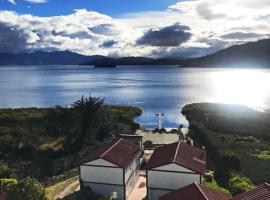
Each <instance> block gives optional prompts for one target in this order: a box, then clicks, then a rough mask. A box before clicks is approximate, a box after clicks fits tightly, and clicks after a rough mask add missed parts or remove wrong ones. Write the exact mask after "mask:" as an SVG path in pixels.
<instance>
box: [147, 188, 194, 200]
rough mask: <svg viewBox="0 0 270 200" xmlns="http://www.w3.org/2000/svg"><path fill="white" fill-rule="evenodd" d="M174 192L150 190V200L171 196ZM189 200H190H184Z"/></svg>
mask: <svg viewBox="0 0 270 200" xmlns="http://www.w3.org/2000/svg"><path fill="white" fill-rule="evenodd" d="M172 191H173V190H160V189H148V200H158V199H159V197H161V196H163V195H165V194H169V193H170V192H172ZM183 200H189V199H183Z"/></svg>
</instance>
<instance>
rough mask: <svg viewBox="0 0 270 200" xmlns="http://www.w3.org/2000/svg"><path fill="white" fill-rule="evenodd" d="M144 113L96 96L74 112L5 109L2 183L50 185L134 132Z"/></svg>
mask: <svg viewBox="0 0 270 200" xmlns="http://www.w3.org/2000/svg"><path fill="white" fill-rule="evenodd" d="M140 114H141V110H140V109H138V108H134V107H125V106H109V105H104V101H103V99H100V98H93V97H87V98H85V97H82V98H81V99H80V100H78V101H76V102H75V103H73V104H72V105H71V107H70V108H64V107H56V108H26V109H2V110H0V163H5V165H4V164H2V168H3V170H0V178H16V179H18V180H22V179H24V178H26V177H28V176H30V177H32V178H36V179H37V180H39V181H41V182H43V183H47V182H50V177H53V176H56V175H58V174H61V173H62V172H63V171H66V170H70V169H73V168H74V167H77V166H78V165H79V163H80V160H81V158H82V157H84V155H85V154H87V153H88V152H91V151H93V149H95V148H97V147H99V146H100V145H101V144H102V143H105V142H109V141H111V140H112V139H113V138H114V137H116V136H117V135H118V134H122V133H125V134H129V133H130V134H131V133H134V131H135V130H136V129H137V128H139V125H138V124H137V123H135V122H134V118H135V117H137V116H138V115H140ZM7 166H8V167H7ZM19 182H20V181H19Z"/></svg>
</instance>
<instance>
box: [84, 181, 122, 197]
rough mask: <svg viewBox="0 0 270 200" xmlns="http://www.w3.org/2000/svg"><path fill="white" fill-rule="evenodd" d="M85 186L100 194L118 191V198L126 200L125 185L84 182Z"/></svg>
mask: <svg viewBox="0 0 270 200" xmlns="http://www.w3.org/2000/svg"><path fill="white" fill-rule="evenodd" d="M83 186H84V187H89V188H91V189H92V190H93V191H95V192H96V193H98V194H101V195H104V196H109V195H111V193H112V192H117V194H118V199H119V200H124V199H125V198H124V186H117V185H105V184H95V183H84V182H83Z"/></svg>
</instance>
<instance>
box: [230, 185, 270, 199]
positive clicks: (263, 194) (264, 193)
mask: <svg viewBox="0 0 270 200" xmlns="http://www.w3.org/2000/svg"><path fill="white" fill-rule="evenodd" d="M269 199H270V185H269V184H267V183H265V184H263V185H260V186H258V187H256V188H255V189H253V190H250V191H247V192H244V193H241V194H239V195H236V196H234V197H232V198H231V199H230V200H269Z"/></svg>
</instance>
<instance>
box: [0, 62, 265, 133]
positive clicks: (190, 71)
mask: <svg viewBox="0 0 270 200" xmlns="http://www.w3.org/2000/svg"><path fill="white" fill-rule="evenodd" d="M0 94H1V98H0V107H1V108H17V107H49V106H55V105H61V106H66V105H69V104H71V103H72V102H73V101H75V100H77V99H79V98H80V97H81V96H82V95H88V94H91V95H92V96H98V97H103V98H105V99H106V103H107V104H120V105H132V106H138V107H140V108H142V109H143V111H144V113H143V115H142V116H141V117H139V118H138V119H137V121H138V122H139V123H141V125H142V126H143V127H145V128H154V127H156V123H157V118H156V117H155V115H154V114H155V113H157V112H162V113H164V114H165V116H164V118H163V126H165V127H178V126H179V123H181V124H187V121H186V120H185V119H184V117H183V116H182V115H181V114H180V111H181V108H182V107H183V106H184V105H186V104H189V103H197V102H215V103H217V102H218V103H230V104H243V105H247V106H249V107H251V108H254V109H258V110H265V109H269V108H270V70H268V69H213V68H178V67H175V66H154V67H150V66H129V67H127V66H122V67H117V68H111V69H109V68H102V69H96V68H91V67H89V66H1V67H0Z"/></svg>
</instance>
